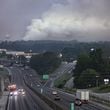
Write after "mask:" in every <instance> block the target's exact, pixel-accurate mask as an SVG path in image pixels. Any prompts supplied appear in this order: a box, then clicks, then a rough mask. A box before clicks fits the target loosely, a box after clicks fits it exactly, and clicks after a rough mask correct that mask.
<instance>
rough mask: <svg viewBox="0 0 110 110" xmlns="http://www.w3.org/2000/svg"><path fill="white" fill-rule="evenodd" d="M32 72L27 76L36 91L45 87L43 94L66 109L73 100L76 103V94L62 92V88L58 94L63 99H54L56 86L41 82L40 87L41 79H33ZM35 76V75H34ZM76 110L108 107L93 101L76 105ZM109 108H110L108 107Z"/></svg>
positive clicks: (101, 109) (94, 109)
mask: <svg viewBox="0 0 110 110" xmlns="http://www.w3.org/2000/svg"><path fill="white" fill-rule="evenodd" d="M26 73H27V74H29V71H27V72H26ZM30 74H31V77H29V75H28V76H27V77H26V79H27V80H29V81H30V82H31V85H30V86H31V87H32V88H34V89H35V90H36V91H38V92H39V93H40V92H41V88H42V89H43V93H42V94H43V95H45V96H47V97H49V98H50V99H52V100H53V101H54V102H55V103H57V104H59V105H61V106H63V107H64V108H65V109H64V110H69V109H70V104H71V103H72V102H73V103H74V99H75V96H74V95H71V94H68V93H65V92H62V91H60V90H57V91H58V94H59V96H60V97H61V100H59V101H55V100H54V96H53V95H52V91H54V90H56V89H55V88H49V87H47V86H46V85H45V86H43V85H41V84H40V87H38V85H39V81H38V80H37V81H34V80H31V79H33V78H32V76H33V75H32V73H30ZM33 77H34V78H35V76H33ZM75 110H107V109H106V108H103V107H102V106H99V105H97V104H93V103H91V102H90V103H89V104H84V105H82V106H80V107H78V106H76V107H75ZM108 110H109V109H108Z"/></svg>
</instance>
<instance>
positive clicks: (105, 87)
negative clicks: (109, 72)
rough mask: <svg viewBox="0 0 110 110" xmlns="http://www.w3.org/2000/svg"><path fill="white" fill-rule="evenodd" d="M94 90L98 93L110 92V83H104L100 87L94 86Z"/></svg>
mask: <svg viewBox="0 0 110 110" xmlns="http://www.w3.org/2000/svg"><path fill="white" fill-rule="evenodd" d="M92 91H93V92H96V93H108V92H110V84H109V85H102V86H100V87H96V88H93V89H92Z"/></svg>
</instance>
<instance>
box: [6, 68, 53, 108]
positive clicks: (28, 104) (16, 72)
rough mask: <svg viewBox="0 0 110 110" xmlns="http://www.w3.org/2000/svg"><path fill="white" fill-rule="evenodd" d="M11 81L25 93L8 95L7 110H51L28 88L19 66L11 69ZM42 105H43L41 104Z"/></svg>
mask: <svg viewBox="0 0 110 110" xmlns="http://www.w3.org/2000/svg"><path fill="white" fill-rule="evenodd" d="M11 72H12V80H11V81H12V83H15V84H16V85H17V88H23V89H24V90H25V91H26V94H25V95H22V94H18V95H16V96H9V103H8V107H7V110H45V109H47V110H52V109H51V108H50V107H49V106H48V105H47V104H46V103H44V102H43V101H42V100H41V99H40V98H39V97H38V96H37V95H36V94H35V93H34V92H33V91H32V90H30V89H29V88H28V87H27V86H26V85H25V83H24V81H23V74H24V73H23V72H22V70H21V69H20V68H13V69H11ZM42 105H43V106H42Z"/></svg>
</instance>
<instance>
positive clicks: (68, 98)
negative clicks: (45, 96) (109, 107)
mask: <svg viewBox="0 0 110 110" xmlns="http://www.w3.org/2000/svg"><path fill="white" fill-rule="evenodd" d="M50 90H55V89H52V88H50ZM56 91H58V94H59V95H60V96H61V98H63V99H64V100H65V101H66V103H70V102H74V100H75V96H74V95H72V94H69V93H65V92H63V91H59V90H56ZM80 108H81V109H83V110H89V109H91V110H106V109H105V108H102V107H101V106H98V105H94V104H92V103H91V102H89V103H88V104H83V105H82V106H81V107H80Z"/></svg>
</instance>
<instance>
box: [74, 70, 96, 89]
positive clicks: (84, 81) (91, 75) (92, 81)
mask: <svg viewBox="0 0 110 110" xmlns="http://www.w3.org/2000/svg"><path fill="white" fill-rule="evenodd" d="M97 75H98V73H97V72H96V71H95V70H94V69H86V70H84V71H83V72H82V73H81V75H80V76H79V77H76V79H75V81H74V83H75V85H76V87H78V88H83V89H85V88H89V87H95V86H96V76H97Z"/></svg>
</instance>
